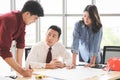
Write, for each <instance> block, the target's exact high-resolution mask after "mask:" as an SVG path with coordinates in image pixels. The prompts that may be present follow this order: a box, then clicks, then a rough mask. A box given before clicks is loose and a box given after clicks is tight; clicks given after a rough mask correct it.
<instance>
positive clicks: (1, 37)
mask: <svg viewBox="0 0 120 80" xmlns="http://www.w3.org/2000/svg"><path fill="white" fill-rule="evenodd" d="M5 25H6V24H5V22H2V21H1V22H0V56H1V57H2V58H3V59H5V58H6V57H12V54H11V52H10V47H11V43H12V37H11V33H12V32H11V29H9V28H6V27H5Z"/></svg>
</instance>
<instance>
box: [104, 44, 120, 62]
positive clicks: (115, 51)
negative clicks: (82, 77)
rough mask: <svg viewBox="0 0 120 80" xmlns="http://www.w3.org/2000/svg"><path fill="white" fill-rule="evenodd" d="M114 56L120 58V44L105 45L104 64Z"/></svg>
mask: <svg viewBox="0 0 120 80" xmlns="http://www.w3.org/2000/svg"><path fill="white" fill-rule="evenodd" d="M112 57H119V58H120V46H104V48H103V61H102V64H106V63H107V61H108V59H109V58H112Z"/></svg>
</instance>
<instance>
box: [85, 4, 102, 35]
mask: <svg viewBox="0 0 120 80" xmlns="http://www.w3.org/2000/svg"><path fill="white" fill-rule="evenodd" d="M85 11H87V12H88V13H89V16H90V19H91V20H92V30H93V32H94V33H96V32H98V31H99V29H100V28H101V27H102V24H101V21H100V17H99V14H98V10H97V7H96V6H95V5H87V6H86V8H85V10H84V12H85Z"/></svg>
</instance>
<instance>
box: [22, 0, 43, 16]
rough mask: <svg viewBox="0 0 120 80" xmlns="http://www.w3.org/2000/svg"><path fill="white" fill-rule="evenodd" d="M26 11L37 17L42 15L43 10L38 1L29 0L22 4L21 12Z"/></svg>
mask: <svg viewBox="0 0 120 80" xmlns="http://www.w3.org/2000/svg"><path fill="white" fill-rule="evenodd" d="M26 11H28V12H30V14H31V15H37V16H39V17H40V16H44V11H43V8H42V6H41V5H40V3H39V2H37V1H34V0H29V1H27V2H26V3H25V4H24V6H23V8H22V10H21V12H22V13H24V12H26Z"/></svg>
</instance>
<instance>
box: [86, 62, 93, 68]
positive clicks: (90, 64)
mask: <svg viewBox="0 0 120 80" xmlns="http://www.w3.org/2000/svg"><path fill="white" fill-rule="evenodd" d="M94 66H95V64H94V63H88V64H86V65H85V67H94Z"/></svg>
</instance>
